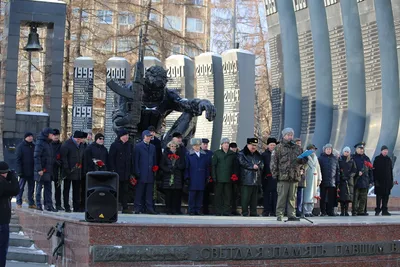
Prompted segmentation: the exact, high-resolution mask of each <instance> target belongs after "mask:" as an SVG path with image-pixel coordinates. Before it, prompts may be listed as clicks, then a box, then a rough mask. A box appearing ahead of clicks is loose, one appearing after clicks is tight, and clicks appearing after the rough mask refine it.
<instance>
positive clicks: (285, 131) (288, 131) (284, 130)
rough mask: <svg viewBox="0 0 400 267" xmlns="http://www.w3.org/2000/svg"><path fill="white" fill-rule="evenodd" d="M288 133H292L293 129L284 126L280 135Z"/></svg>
mask: <svg viewBox="0 0 400 267" xmlns="http://www.w3.org/2000/svg"><path fill="white" fill-rule="evenodd" d="M289 133H291V134H293V135H294V130H293V129H292V128H285V129H283V130H282V136H285V135H287V134H289Z"/></svg>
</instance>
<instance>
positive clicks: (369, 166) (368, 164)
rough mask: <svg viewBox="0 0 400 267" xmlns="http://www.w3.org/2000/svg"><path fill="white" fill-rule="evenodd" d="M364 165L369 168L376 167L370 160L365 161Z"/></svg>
mask: <svg viewBox="0 0 400 267" xmlns="http://www.w3.org/2000/svg"><path fill="white" fill-rule="evenodd" d="M364 165H365V167H367V168H368V169H373V168H374V166H373V165H372V163H371V162H369V161H366V160H365V161H364Z"/></svg>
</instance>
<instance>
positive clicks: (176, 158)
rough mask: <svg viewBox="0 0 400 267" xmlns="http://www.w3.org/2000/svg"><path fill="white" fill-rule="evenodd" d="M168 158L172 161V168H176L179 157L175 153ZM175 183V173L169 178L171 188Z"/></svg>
mask: <svg viewBox="0 0 400 267" xmlns="http://www.w3.org/2000/svg"><path fill="white" fill-rule="evenodd" d="M168 158H169V159H170V160H171V164H172V168H173V167H174V166H175V163H176V161H177V160H178V159H179V156H178V155H177V154H175V153H172V154H169V155H168ZM174 182H175V175H174V172H172V173H171V177H170V178H169V186H172V185H173V184H174Z"/></svg>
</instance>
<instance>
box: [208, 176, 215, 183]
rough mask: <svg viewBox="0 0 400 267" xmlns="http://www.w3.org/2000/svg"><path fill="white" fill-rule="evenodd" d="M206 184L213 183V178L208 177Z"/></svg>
mask: <svg viewBox="0 0 400 267" xmlns="http://www.w3.org/2000/svg"><path fill="white" fill-rule="evenodd" d="M208 182H209V183H210V184H211V183H213V182H214V180H213V178H212V177H211V176H210V177H208Z"/></svg>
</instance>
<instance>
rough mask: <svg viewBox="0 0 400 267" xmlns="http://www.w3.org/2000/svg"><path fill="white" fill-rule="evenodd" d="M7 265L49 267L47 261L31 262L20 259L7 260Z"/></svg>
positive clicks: (12, 266) (15, 266)
mask: <svg viewBox="0 0 400 267" xmlns="http://www.w3.org/2000/svg"><path fill="white" fill-rule="evenodd" d="M6 266H7V267H49V266H50V265H48V264H47V263H33V262H21V261H7V262H6Z"/></svg>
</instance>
